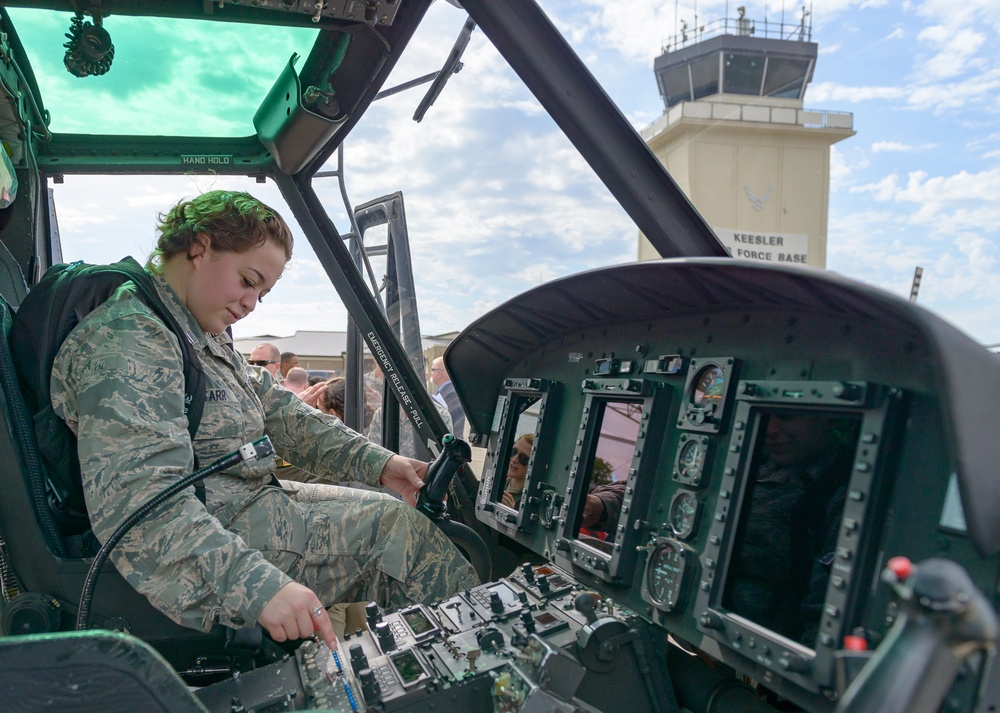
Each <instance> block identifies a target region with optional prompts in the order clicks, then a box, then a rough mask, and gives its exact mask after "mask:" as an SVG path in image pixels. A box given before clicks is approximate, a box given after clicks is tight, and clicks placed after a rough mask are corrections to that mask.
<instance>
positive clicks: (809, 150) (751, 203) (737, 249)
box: [639, 7, 854, 268]
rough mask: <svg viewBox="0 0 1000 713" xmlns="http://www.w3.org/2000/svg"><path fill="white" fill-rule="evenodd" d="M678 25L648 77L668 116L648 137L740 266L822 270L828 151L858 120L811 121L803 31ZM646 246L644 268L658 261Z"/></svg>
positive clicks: (739, 21) (823, 116)
mask: <svg viewBox="0 0 1000 713" xmlns="http://www.w3.org/2000/svg"><path fill="white" fill-rule="evenodd" d="M738 12H739V17H738V18H736V19H725V20H718V21H716V22H713V23H709V24H708V25H704V26H701V27H697V28H693V29H688V28H687V27H686V26H685V25H683V24H682V26H681V31H680V32H679V33H678V35H677V36H675V37H673V38H671V39H670V40H668V44H666V45H665V47H664V52H663V54H661V55H660V56H659V57H657V58H656V61H655V62H654V65H653V68H654V72H655V74H656V82H657V84H658V85H659V89H660V94H661V96H662V97H663V103H664V105H665V106H666V111H665V112H664V114H663V115H662V116H661V117H660V118H659V119H657V120H656V121H654V122H653V123H652V124H651V125H649V126H648V127H646V128H645V129H644V130H643V131H642V137H643V138H644V139H645V140H646V143H647V144H648V145H649V147H650V148H651V149H652V150H653V153H654V154H656V156H657V158H659V159H660V161H661V162H662V163H663V164H664V165H665V166H666V167H667V170H668V171H670V175H671V176H673V178H674V180H675V181H677V183H678V184H679V185H680V187H681V189H682V190H683V191H684V192H685V194H687V196H688V198H689V199H690V200H691V202H692V203H693V204H694V206H695V208H697V210H698V212H699V213H701V214H702V216H704V217H705V219H706V220H707V221H708V224H709V225H711V226H712V228H713V230H714V231H715V233H716V235H717V236H718V237H719V239H720V240H721V241H722V243H723V244H724V245H725V246H726V247H727V248H728V249H729V251H730V252H731V253H732V255H733V256H734V257H740V258H745V259H750V260H759V261H764V262H781V263H799V264H808V265H812V266H814V267H821V268H822V267H826V239H827V234H826V230H827V209H828V205H829V193H830V147H831V146H832V145H833V144H835V143H837V142H838V141H841V140H842V139H846V138H848V137H850V136H853V135H854V128H853V124H854V116H853V114H849V113H846V112H833V111H826V110H817V109H805V108H804V106H803V100H804V97H805V93H806V87H807V86H808V84H809V82H810V80H811V79H812V74H813V68H814V67H815V65H816V56H817V45H816V43H814V42H812V41H810V40H811V36H812V26H811V22H809V14H808V12H807V11H805V10H804V9H803V11H802V21H801V22H800V23H799V24H797V25H796V24H784V23H773V22H772V23H770V24H768V23H767V22H764V23H759V22H755V21H753V20H750V19H748V18H746V17H745V16H744V9H743V8H742V7H740V8H739V9H738ZM658 257H659V255H658V254H657V253H656V251H655V250H654V249H653V247H652V245H651V244H650V243H649V242H648V241H647V240H646V239H645V238H644V237H643V236H641V235H640V237H639V259H640V260H643V259H653V258H658Z"/></svg>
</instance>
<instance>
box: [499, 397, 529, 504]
mask: <svg viewBox="0 0 1000 713" xmlns="http://www.w3.org/2000/svg"><path fill="white" fill-rule="evenodd" d="M510 399H511V401H510V407H509V410H508V412H507V419H508V421H510V420H511V419H514V427H513V428H512V429H511V430H510V431H509V433H510V434H511V436H510V439H509V440H508V443H509V445H507V446H506V447H505V448H504V450H503V451H502V452H501V454H500V455H499V456H498V457H497V471H496V472H497V476H496V482H497V485H496V490H495V495H494V498H493V500H494V501H495V502H500V503H502V504H503V505H506V506H507V507H509V508H512V509H514V510H518V509H520V507H521V497H522V495H523V494H524V488H525V480H526V478H527V475H528V463H529V462H530V461H531V454H532V452H533V451H534V448H535V430H536V428H537V427H538V406H539V405H540V402H541V397H540V396H527V395H524V394H511V396H510Z"/></svg>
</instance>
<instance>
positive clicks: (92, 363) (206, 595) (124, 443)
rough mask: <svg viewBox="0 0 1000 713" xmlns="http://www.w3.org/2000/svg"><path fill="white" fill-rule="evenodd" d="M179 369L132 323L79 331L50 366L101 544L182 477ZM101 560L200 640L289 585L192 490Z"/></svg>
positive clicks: (165, 339)
mask: <svg viewBox="0 0 1000 713" xmlns="http://www.w3.org/2000/svg"><path fill="white" fill-rule="evenodd" d="M181 359H182V357H181V353H180V349H179V346H178V344H177V340H176V338H175V337H174V336H173V334H172V333H170V332H168V331H167V328H166V327H165V326H164V325H163V324H162V323H160V322H159V321H158V320H156V319H154V318H153V317H151V316H149V315H147V314H142V313H139V314H134V315H129V316H125V317H118V318H116V319H113V320H111V321H108V322H107V323H97V324H94V325H93V326H90V323H88V322H84V323H83V324H82V325H81V326H80V327H78V328H77V329H76V330H75V331H74V332H73V333H71V334H70V337H69V338H68V339H67V340H66V341H65V342H64V343H63V346H62V348H61V349H60V351H59V354H58V355H57V358H56V362H55V365H54V367H53V372H52V394H53V407H54V408H55V410H56V412H57V413H58V414H59V415H60V416H61V417H62V418H63V419H64V420H66V422H67V423H68V424H69V425H70V428H72V429H73V430H74V431H75V432H76V434H77V437H78V451H79V456H80V465H81V471H82V476H83V484H84V495H85V497H86V501H87V508H88V511H89V513H90V519H91V524H92V526H93V529H94V534H95V535H96V536H97V538H98V539H99V540H100V541H102V542H103V541H105V540H107V538H108V537H109V536H110V535H111V534H112V533H113V532H114V531H115V529H116V528H117V527H118V526H119V525H120V524H121V523H122V522H123V521H124V520H125V519H126V518H127V517H128V516H129V515H130V514H131V513H132V512H134V511H135V510H136V509H137V508H138V507H139V506H140V505H141V504H142V503H145V502H146V501H147V500H149V499H150V498H151V497H153V496H154V495H156V494H157V493H159V492H161V491H162V490H164V489H165V488H167V487H168V486H170V485H172V484H173V483H175V482H177V481H178V480H179V479H180V478H182V477H183V476H185V475H187V474H189V473H190V472H192V469H193V465H194V462H193V452H192V447H191V440H190V436H189V434H188V430H187V418H186V416H185V415H184V413H183V404H184V380H183V377H182V376H181V375H180V365H181ZM111 560H112V561H113V563H114V564H115V566H116V567H117V568H118V571H119V572H121V574H122V575H123V576H124V577H125V579H126V580H127V581H128V582H129V583H130V584H131V585H132V586H133V587H134V588H135V589H136V590H138V591H139V592H140V593H142V594H143V595H145V596H146V597H147V598H148V599H149V600H150V602H151V603H152V604H153V606H155V607H156V608H157V609H158V610H160V611H161V612H163V613H164V614H166V615H167V616H169V617H170V618H171V619H173V620H174V621H176V622H178V623H179V624H182V625H184V626H188V627H191V628H196V629H201V630H204V631H207V630H209V629H210V628H211V627H212V625H213V624H215V623H224V624H229V625H232V626H236V627H241V626H244V625H251V624H253V623H255V622H256V621H257V618H258V617H259V616H260V611H261V609H263V607H264V605H265V604H266V603H267V602H268V601H269V600H270V599H271V598H272V597H273V596H274V595H275V594H276V593H277V592H278V590H279V589H280V588H281V587H283V586H284V585H285V584H288V583H289V582H290V581H291V579H290V578H289V577H288V576H287V575H285V574H284V573H283V572H282V571H281V570H279V569H278V568H276V567H274V566H273V565H271V564H270V563H268V562H267V561H266V560H265V559H264V557H263V556H262V555H261V553H260V552H258V551H257V550H254V549H250V548H248V547H247V546H246V544H245V543H244V542H243V540H242V539H240V537H239V536H237V535H236V534H234V533H232V532H229V531H228V530H226V529H225V528H224V527H223V526H222V524H221V523H220V522H219V521H218V520H217V519H216V518H215V517H213V516H212V515H210V514H209V513H208V511H207V510H206V509H205V506H204V505H203V504H202V503H201V502H200V501H199V500H198V499H197V498H196V497H195V495H194V492H193V488H192V489H187V490H185V491H183V492H181V493H179V494H178V495H176V496H175V497H173V498H171V499H170V500H168V501H167V502H166V503H165V504H164V505H163V506H162V507H161V509H159V510H157V511H156V512H155V513H154V514H153V515H152V516H151V517H149V518H147V519H146V520H144V521H143V522H140V523H139V524H137V525H136V526H135V527H133V528H132V530H131V531H130V532H129V533H128V534H127V535H126V536H125V537H124V538H123V539H122V540H121V542H119V544H118V545H117V546H116V547H115V548H114V550H112V553H111Z"/></svg>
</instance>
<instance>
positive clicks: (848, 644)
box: [844, 635, 868, 651]
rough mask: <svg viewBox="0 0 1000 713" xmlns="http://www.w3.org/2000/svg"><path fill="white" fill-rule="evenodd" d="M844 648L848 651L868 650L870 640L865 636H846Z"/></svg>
mask: <svg viewBox="0 0 1000 713" xmlns="http://www.w3.org/2000/svg"><path fill="white" fill-rule="evenodd" d="M844 648H845V649H847V650H848V651H867V650H868V642H867V641H866V640H865V637H863V636H850V635H848V636H845V637H844Z"/></svg>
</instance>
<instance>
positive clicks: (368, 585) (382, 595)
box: [228, 483, 479, 609]
mask: <svg viewBox="0 0 1000 713" xmlns="http://www.w3.org/2000/svg"><path fill="white" fill-rule="evenodd" d="M283 485H284V486H285V487H286V488H287V489H288V490H287V491H286V492H288V493H289V494H290V495H291V496H292V498H293V499H294V500H295V501H296V503H297V505H298V507H299V509H300V510H301V511H302V513H303V515H304V519H305V533H304V535H305V537H304V543H305V544H304V548H303V551H302V552H288V551H266V550H262V552H263V554H264V557H265V558H267V559H268V560H269V561H271V563H272V564H274V565H275V566H277V567H278V568H280V569H281V570H282V571H284V572H285V573H287V574H288V575H289V576H290V577H291V578H292V579H294V580H295V581H297V582H299V583H301V584H303V585H305V586H307V587H309V588H310V589H312V590H313V591H314V592H315V593H316V595H317V596H318V597H319V599H320V601H321V602H323V604H324V605H325V606H330V605H333V604H336V603H340V602H361V601H374V602H377V603H378V605H379V606H381V607H382V608H384V609H396V608H399V607H403V606H407V605H410V604H415V603H421V604H429V603H433V602H436V601H439V600H441V599H446V598H447V597H450V596H452V595H454V594H455V593H457V592H460V591H463V590H465V589H468V588H470V587H474V586H476V585H478V584H479V578H478V576H477V575H476V572H475V570H474V569H473V568H472V566H471V565H470V564H469V563H468V562H467V561H466V560H465V558H464V557H463V556H462V554H461V553H460V552H459V550H458V549H457V548H456V547H455V546H454V545H453V544H452V543H451V541H450V540H449V539H448V538H447V537H446V536H445V535H444V533H442V532H441V530H440V529H438V527H437V526H436V525H435V524H434V523H433V522H431V521H430V520H429V519H428V518H426V517H425V516H424V515H422V514H421V513H419V512H418V511H417V510H416V509H414V508H413V507H410V506H409V505H407V504H406V503H404V502H402V501H401V500H398V499H396V498H393V497H391V496H389V495H386V494H384V493H373V492H372V491H369V490H357V489H354V488H345V487H342V486H337V485H329V484H325V483H283ZM265 513H266V509H254V508H250V509H248V510H245V511H244V512H243V513H241V514H240V515H237V517H236V518H235V519H234V520H233V521H232V523H231V524H230V525H229V526H228V527H229V529H230V530H232V531H233V532H235V533H237V534H239V535H242V536H244V537H247V535H248V534H250V533H249V532H248V530H258V528H260V527H270V528H274V527H275V523H271V522H262V521H261V520H262V519H266V514H265ZM258 532H259V530H258ZM247 539H248V540H250V541H259V536H257V537H253V536H250V537H247ZM296 539H297V538H296Z"/></svg>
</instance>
